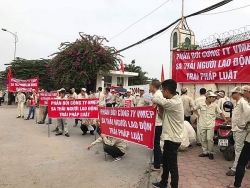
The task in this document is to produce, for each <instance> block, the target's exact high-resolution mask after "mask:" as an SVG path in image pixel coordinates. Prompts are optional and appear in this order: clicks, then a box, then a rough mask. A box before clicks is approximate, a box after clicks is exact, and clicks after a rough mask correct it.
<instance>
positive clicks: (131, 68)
mask: <svg viewBox="0 0 250 188" xmlns="http://www.w3.org/2000/svg"><path fill="white" fill-rule="evenodd" d="M124 69H125V71H128V72H137V73H138V76H136V77H129V78H128V85H130V86H131V85H143V84H147V80H148V77H146V76H145V75H146V74H148V73H147V72H143V71H142V68H141V67H140V66H135V65H134V64H125V67H124Z"/></svg>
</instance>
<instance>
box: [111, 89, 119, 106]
mask: <svg viewBox="0 0 250 188" xmlns="http://www.w3.org/2000/svg"><path fill="white" fill-rule="evenodd" d="M111 94H112V97H111V102H112V107H115V106H116V102H117V98H118V95H117V94H115V91H114V90H112V91H111Z"/></svg>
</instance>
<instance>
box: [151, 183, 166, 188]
mask: <svg viewBox="0 0 250 188" xmlns="http://www.w3.org/2000/svg"><path fill="white" fill-rule="evenodd" d="M152 185H153V187H156V188H168V186H167V185H166V186H164V185H161V183H160V182H156V183H152Z"/></svg>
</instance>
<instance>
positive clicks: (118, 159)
mask: <svg viewBox="0 0 250 188" xmlns="http://www.w3.org/2000/svg"><path fill="white" fill-rule="evenodd" d="M121 159H122V158H121V157H116V158H115V159H114V160H113V162H116V161H120V160H121Z"/></svg>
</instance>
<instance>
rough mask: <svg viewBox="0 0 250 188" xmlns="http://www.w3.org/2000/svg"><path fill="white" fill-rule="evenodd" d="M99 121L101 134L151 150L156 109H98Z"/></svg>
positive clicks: (147, 107) (149, 107)
mask: <svg viewBox="0 0 250 188" xmlns="http://www.w3.org/2000/svg"><path fill="white" fill-rule="evenodd" d="M99 119H100V125H101V132H102V133H103V134H105V135H108V136H112V137H115V138H119V139H122V140H127V141H130V142H133V143H136V144H140V145H143V146H146V147H148V148H149V149H153V147H154V133H155V122H156V108H153V107H152V106H146V107H136V108H134V107H132V108H105V107H99Z"/></svg>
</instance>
